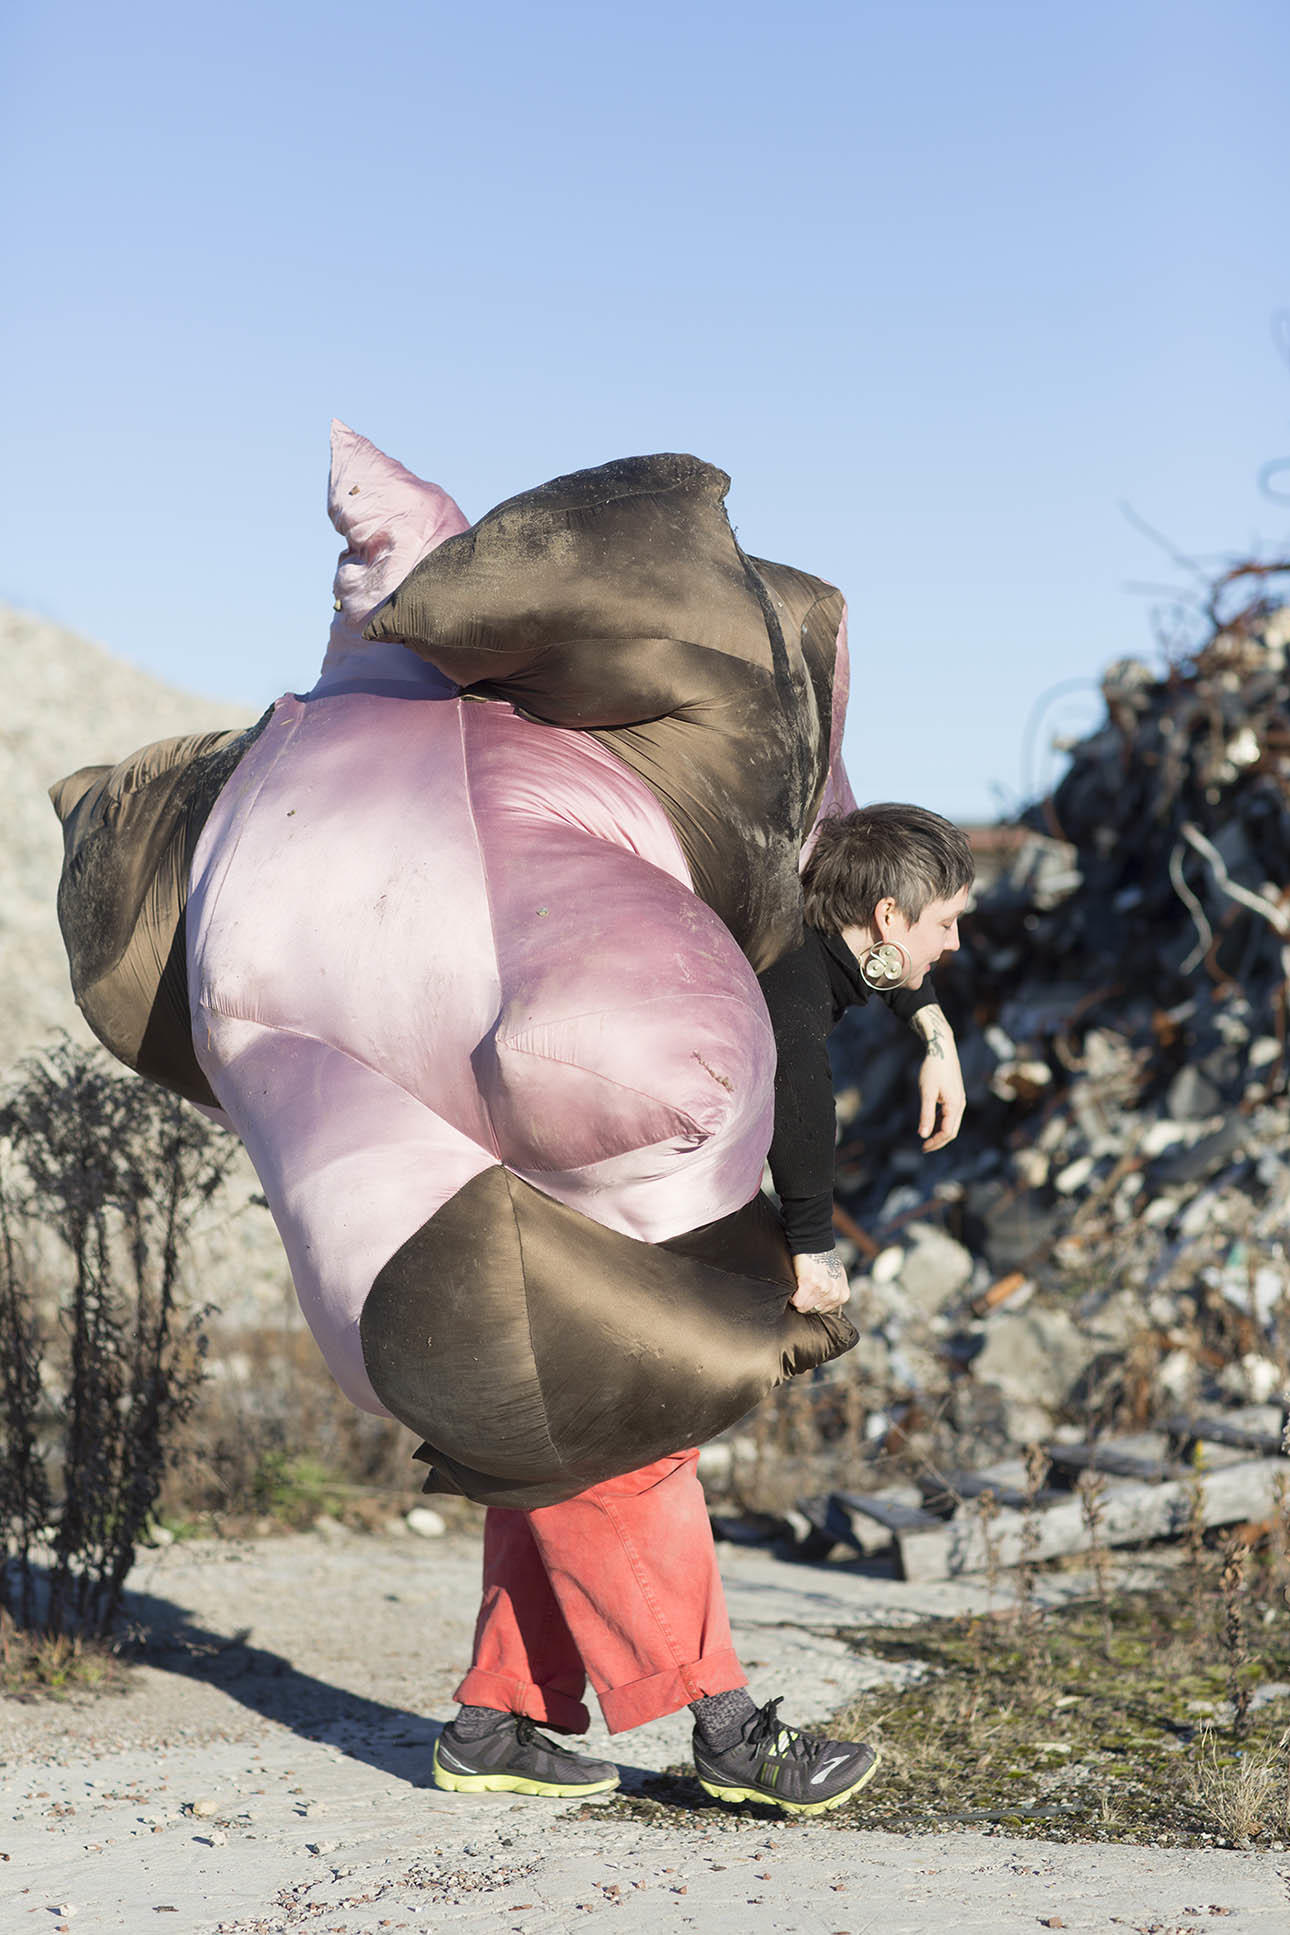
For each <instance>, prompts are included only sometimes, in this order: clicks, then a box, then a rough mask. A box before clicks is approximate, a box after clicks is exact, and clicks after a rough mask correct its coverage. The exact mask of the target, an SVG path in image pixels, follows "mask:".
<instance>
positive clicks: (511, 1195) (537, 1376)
mask: <svg viewBox="0 0 1290 1935" xmlns="http://www.w3.org/2000/svg"><path fill="white" fill-rule="evenodd" d="M502 1177H503V1180H504V1181H505V1184H506V1200H507V1202H508V1203H509V1204H510V1208H511V1220H512V1222H513V1223H514V1225H515V1247H516V1249H517V1250H518V1251H519V1256H520V1282H521V1283H522V1284H523V1286H524V1328H525V1330H526V1332H527V1333H528V1340H529V1356H530V1357H531V1358H532V1359H533V1379H534V1382H535V1383H536V1385H537V1390H538V1400H539V1402H540V1403H541V1406H542V1434H543V1436H544V1437H545V1439H546V1441H547V1445H548V1447H549V1448H550V1452H551V1456H552V1457H553V1458H554V1459H555V1460H556V1462H557V1464H558V1465H559V1467H560V1469H561V1471H563V1470H564V1462H565V1461H564V1459H563V1457H562V1456H561V1454H560V1451H559V1448H558V1447H557V1445H556V1442H555V1440H554V1438H553V1437H552V1436H551V1433H550V1430H549V1428H548V1426H547V1422H546V1420H547V1417H548V1416H549V1413H548V1411H547V1406H546V1392H545V1391H544V1390H543V1389H542V1367H541V1365H540V1364H539V1363H538V1354H537V1346H536V1345H535V1344H534V1342H533V1317H532V1314H531V1312H530V1310H529V1275H528V1269H527V1267H526V1265H525V1262H524V1237H523V1235H522V1234H521V1231H520V1219H519V1212H518V1211H517V1210H516V1207H515V1191H514V1188H513V1187H512V1176H511V1172H510V1170H509V1169H507V1168H506V1167H505V1166H504V1165H503V1167H502ZM531 1186H532V1185H531V1184H526V1185H525V1187H526V1188H529V1187H531ZM538 1556H539V1558H540V1557H541V1552H540V1551H539V1554H538Z"/></svg>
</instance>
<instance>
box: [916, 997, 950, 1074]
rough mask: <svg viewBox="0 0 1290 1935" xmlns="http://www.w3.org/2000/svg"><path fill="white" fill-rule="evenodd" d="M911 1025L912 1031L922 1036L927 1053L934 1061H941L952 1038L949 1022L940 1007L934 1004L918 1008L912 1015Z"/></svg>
mask: <svg viewBox="0 0 1290 1935" xmlns="http://www.w3.org/2000/svg"><path fill="white" fill-rule="evenodd" d="M913 1025H914V1032H915V1033H916V1034H919V1035H921V1036H922V1037H923V1041H924V1043H925V1045H926V1049H927V1053H928V1054H929V1055H930V1056H932V1057H933V1058H934V1059H935V1060H936V1061H938V1062H943V1061H944V1060H945V1058H946V1047H947V1045H948V1044H949V1043H950V1042H951V1041H952V1040H953V1036H952V1035H951V1034H950V1024H949V1022H948V1021H947V1020H946V1019H945V1016H944V1014H943V1013H942V1012H941V1010H940V1008H938V1007H936V1006H935V1005H933V1006H932V1007H930V1008H920V1009H919V1010H918V1013H917V1014H916V1015H915V1016H914V1024H913Z"/></svg>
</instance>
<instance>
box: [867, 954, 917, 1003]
mask: <svg viewBox="0 0 1290 1935" xmlns="http://www.w3.org/2000/svg"><path fill="white" fill-rule="evenodd" d="M913 965H914V963H913V961H912V960H911V959H910V957H909V955H908V954H907V953H906V951H905V949H904V948H903V947H902V946H901V944H900V942H899V941H879V942H878V943H877V945H876V946H874V947H867V948H866V949H865V951H864V953H863V954H862V955H861V956H860V973H861V975H862V976H863V978H864V980H865V983H866V985H867V986H869V987H871V988H874V989H875V990H876V991H877V992H878V993H879V994H881V993H882V992H883V991H884V990H885V989H887V988H898V987H899V986H900V985H901V983H902V981H905V980H907V979H908V976H909V973H910V970H911V969H912V967H913Z"/></svg>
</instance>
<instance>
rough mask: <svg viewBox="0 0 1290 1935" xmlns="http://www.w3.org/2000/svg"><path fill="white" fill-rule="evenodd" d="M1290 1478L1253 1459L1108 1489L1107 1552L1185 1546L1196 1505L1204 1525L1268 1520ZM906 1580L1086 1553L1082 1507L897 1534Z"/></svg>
mask: <svg viewBox="0 0 1290 1935" xmlns="http://www.w3.org/2000/svg"><path fill="white" fill-rule="evenodd" d="M1288 1477H1290V1470H1288V1468H1287V1464H1286V1461H1285V1459H1284V1458H1257V1459H1250V1460H1248V1461H1247V1462H1245V1463H1242V1464H1239V1465H1228V1466H1227V1467H1225V1468H1224V1469H1222V1470H1219V1471H1211V1472H1204V1473H1199V1474H1197V1477H1196V1478H1195V1479H1166V1481H1165V1482H1164V1483H1163V1484H1160V1485H1152V1484H1141V1483H1135V1482H1132V1481H1126V1482H1125V1483H1123V1484H1117V1485H1114V1486H1111V1487H1109V1488H1108V1490H1107V1492H1106V1494H1105V1496H1104V1497H1103V1500H1102V1508H1101V1518H1102V1523H1101V1527H1100V1531H1099V1534H1098V1536H1099V1538H1100V1540H1101V1542H1102V1544H1104V1545H1112V1546H1115V1545H1137V1544H1139V1543H1140V1542H1142V1541H1144V1540H1147V1539H1159V1538H1180V1537H1181V1536H1182V1534H1183V1532H1184V1531H1185V1530H1186V1528H1187V1524H1188V1521H1189V1520H1190V1518H1191V1514H1192V1509H1193V1499H1194V1498H1195V1499H1196V1500H1197V1501H1198V1504H1199V1512H1200V1516H1201V1518H1202V1520H1203V1522H1204V1523H1205V1524H1206V1525H1234V1524H1237V1523H1239V1521H1241V1520H1242V1519H1259V1518H1265V1517H1267V1516H1268V1515H1269V1514H1270V1513H1271V1512H1272V1511H1273V1510H1274V1508H1275V1507H1276V1503H1277V1498H1278V1493H1279V1489H1280V1487H1282V1486H1283V1485H1284V1484H1285V1483H1286V1481H1287V1478H1288ZM896 1542H897V1544H898V1546H899V1548H900V1558H901V1564H902V1566H903V1568H904V1573H905V1577H906V1579H908V1580H910V1581H912V1582H913V1583H915V1584H919V1585H922V1584H926V1583H929V1582H930V1581H932V1580H935V1579H954V1578H957V1577H958V1576H959V1575H960V1574H961V1573H965V1572H985V1571H988V1570H990V1569H991V1568H992V1567H1000V1566H1003V1567H1007V1566H1015V1565H1017V1564H1019V1563H1020V1561H1021V1560H1022V1559H1024V1558H1027V1557H1029V1558H1031V1559H1033V1560H1039V1559H1057V1558H1061V1557H1063V1556H1064V1555H1065V1554H1066V1553H1070V1552H1087V1551H1088V1549H1089V1547H1090V1545H1091V1544H1092V1543H1093V1540H1092V1537H1091V1536H1090V1533H1089V1528H1088V1526H1087V1525H1086V1523H1085V1520H1084V1512H1083V1509H1082V1506H1081V1504H1080V1501H1079V1499H1077V1498H1070V1499H1064V1500H1063V1501H1062V1502H1061V1503H1060V1504H1057V1505H1050V1506H1048V1507H1047V1508H1046V1509H1039V1510H1036V1511H1034V1512H1033V1513H1025V1512H1016V1511H1001V1512H999V1513H998V1514H997V1515H996V1516H995V1517H994V1518H993V1519H991V1520H990V1522H989V1524H988V1525H986V1524H984V1523H983V1522H982V1521H981V1519H980V1518H979V1517H978V1516H977V1515H976V1514H975V1513H971V1512H960V1513H959V1515H958V1517H957V1518H954V1519H951V1520H950V1521H949V1522H948V1523H945V1522H938V1523H936V1524H935V1525H934V1526H926V1527H919V1526H911V1527H909V1528H908V1529H907V1530H905V1531H897V1534H896Z"/></svg>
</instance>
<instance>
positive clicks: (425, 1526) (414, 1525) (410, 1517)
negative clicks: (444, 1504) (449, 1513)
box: [403, 1505, 448, 1539]
mask: <svg viewBox="0 0 1290 1935" xmlns="http://www.w3.org/2000/svg"><path fill="white" fill-rule="evenodd" d="M403 1523H404V1524H405V1525H406V1526H407V1528H408V1530H409V1532H415V1533H416V1535H417V1537H418V1538H419V1539H441V1538H442V1537H443V1535H444V1533H445V1532H446V1531H447V1530H448V1527H447V1524H446V1523H445V1521H444V1520H443V1519H441V1518H440V1516H439V1514H438V1512H432V1511H431V1510H430V1507H429V1506H428V1505H414V1506H413V1507H412V1510H411V1511H410V1512H405V1513H404V1514H403Z"/></svg>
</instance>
